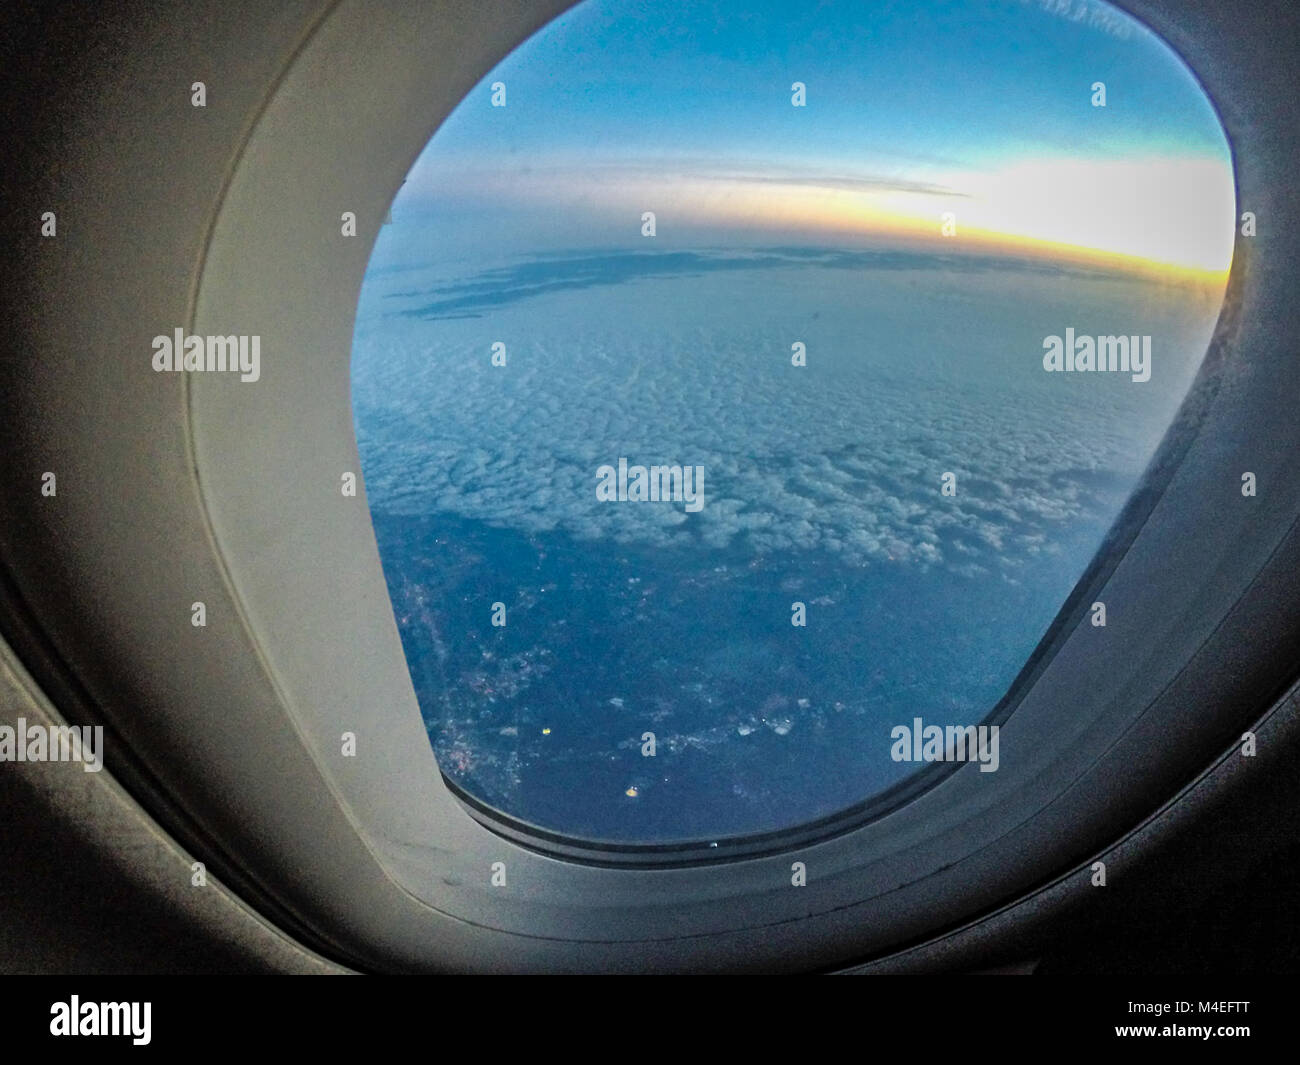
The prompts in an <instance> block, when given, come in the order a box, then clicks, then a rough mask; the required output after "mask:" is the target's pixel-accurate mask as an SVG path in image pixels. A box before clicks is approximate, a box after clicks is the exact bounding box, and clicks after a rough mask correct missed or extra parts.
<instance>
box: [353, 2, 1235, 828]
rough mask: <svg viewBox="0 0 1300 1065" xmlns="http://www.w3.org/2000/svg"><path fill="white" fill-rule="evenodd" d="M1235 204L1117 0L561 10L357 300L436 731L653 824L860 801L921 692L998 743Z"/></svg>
mask: <svg viewBox="0 0 1300 1065" xmlns="http://www.w3.org/2000/svg"><path fill="white" fill-rule="evenodd" d="M1234 212H1235V203H1234V192H1233V184H1232V174H1231V162H1230V157H1229V153H1228V147H1227V144H1226V142H1225V139H1224V136H1223V132H1222V129H1221V127H1220V126H1219V123H1218V121H1217V119H1216V117H1215V115H1214V112H1213V110H1212V108H1211V106H1210V104H1209V101H1208V100H1207V99H1206V98H1205V96H1204V94H1203V92H1202V91H1201V89H1200V88H1199V86H1198V85H1197V83H1196V82H1195V80H1194V79H1193V78H1192V76H1191V75H1190V73H1189V72H1188V71H1187V69H1186V68H1185V67H1184V66H1183V64H1182V63H1181V61H1180V60H1179V59H1178V58H1177V57H1176V56H1175V55H1174V54H1173V52H1172V51H1171V50H1170V49H1169V48H1168V47H1167V46H1166V45H1165V44H1163V43H1162V42H1161V41H1160V40H1158V39H1157V38H1155V37H1154V36H1153V35H1152V34H1150V32H1149V31H1147V30H1145V29H1144V28H1143V27H1141V26H1140V25H1139V24H1137V23H1136V22H1134V21H1133V20H1132V19H1130V18H1129V17H1128V16H1126V15H1124V14H1122V13H1121V12H1120V11H1118V10H1117V9H1115V8H1112V7H1110V6H1109V5H1106V4H1103V3H1094V2H1082V3H1081V2H1079V0H1070V2H1069V3H1057V2H1055V0H1042V2H1039V0H1033V2H1030V0H1002V2H991V0H968V2H953V3H946V2H939V0H924V2H909V3H907V4H897V3H890V2H876V3H872V2H861V0H854V2H851V3H850V2H845V3H789V2H781V3H754V2H752V0H736V2H716V3H700V2H691V3H651V4H646V3H642V2H632V0H588V2H587V3H585V4H582V5H580V6H579V7H577V8H575V9H574V10H572V11H571V12H569V13H568V14H566V15H565V16H563V17H561V18H560V19H558V20H557V21H555V22H553V23H552V24H551V25H549V26H548V27H546V28H545V29H544V30H542V31H541V32H540V33H538V34H536V35H535V36H534V37H533V38H531V39H530V40H529V41H527V42H525V43H524V44H523V45H522V46H521V47H520V48H518V49H517V50H516V51H515V52H514V53H513V54H512V55H511V56H509V57H508V58H507V59H506V60H505V61H504V62H502V63H501V64H500V65H499V66H498V67H497V68H496V69H495V70H494V71H492V73H490V74H489V75H488V76H487V77H486V78H484V79H483V81H482V82H481V83H480V84H479V85H478V86H477V87H475V88H474V90H473V91H472V92H471V93H470V94H469V95H468V96H467V97H466V99H465V100H464V102H463V103H462V104H461V105H460V106H459V107H458V108H457V109H456V110H455V111H454V112H453V114H452V115H451V116H450V117H449V118H448V120H447V121H446V122H445V123H444V124H443V126H442V127H441V128H440V129H439V131H438V132H437V133H436V135H435V136H434V137H433V139H432V140H431V142H430V143H429V145H428V147H427V149H426V150H425V151H424V153H423V154H422V155H421V157H420V159H419V160H418V162H417V163H416V164H415V166H414V168H413V169H412V171H411V173H410V175H409V178H408V180H407V182H406V184H405V185H404V187H403V189H402V191H401V193H400V194H399V196H398V198H397V201H396V202H395V204H394V206H393V210H392V213H391V217H390V220H389V222H388V223H386V224H385V226H384V228H383V230H382V232H381V234H380V237H379V239H378V242H377V245H376V248H375V251H374V255H373V258H372V261H371V263H370V268H369V270H368V272H367V275H366V279H365V283H364V286H363V289H362V294H361V301H360V305H359V309H358V319H357V327H356V337H355V342H354V351H353V402H354V409H355V415H356V425H357V438H358V442H359V445H360V450H361V456H362V462H363V469H364V474H365V480H366V490H367V494H368V497H369V503H370V507H371V511H372V514H373V517H374V525H375V531H376V535H377V537H378V543H379V548H380V553H381V556H382V559H383V564H384V571H385V575H386V578H387V582H388V586H389V591H390V594H391V597H392V601H393V608H394V612H395V615H396V618H397V621H398V626H399V629H400V632H401V636H402V641H403V646H404V649H405V652H406V658H407V663H408V666H409V668H410V671H411V677H412V680H413V682H414V686H415V690H416V693H417V695H418V697H419V701H420V705H421V708H422V712H423V715H424V719H425V723H426V725H427V729H428V733H429V738H430V742H431V743H432V745H433V749H434V751H435V752H436V755H437V758H438V762H439V765H440V767H441V768H442V771H443V772H444V773H445V774H446V775H447V777H448V778H449V779H450V780H452V781H453V782H454V783H456V784H457V785H459V786H460V787H461V788H463V789H464V790H465V791H467V792H468V793H470V794H471V795H473V796H475V797H476V798H478V799H479V800H481V801H482V802H484V803H487V804H489V805H491V806H493V807H495V808H497V809H499V810H500V811H502V812H504V813H506V814H508V815H510V816H512V817H516V818H519V819H521V820H524V821H527V822H530V823H533V824H536V825H539V826H541V827H544V828H546V829H549V830H551V831H556V832H561V833H565V834H568V835H572V836H577V837H586V838H597V839H604V840H613V841H620V842H662V841H677V840H695V839H706V840H716V839H720V838H723V837H728V836H736V835H746V834H752V833H757V832H766V831H771V830H775V829H781V828H786V827H791V826H795V825H798V824H800V823H803V822H806V821H809V820H813V819H816V818H819V817H823V816H826V815H829V814H832V813H835V812H837V811H839V810H842V809H844V808H846V807H848V806H851V805H853V804H855V803H859V802H861V801H863V800H865V799H868V798H870V797H872V796H874V795H878V794H879V793H881V792H882V791H884V790H886V789H888V788H890V787H891V786H893V785H895V784H898V783H899V782H900V781H902V780H904V779H905V778H907V777H908V776H909V775H911V774H914V773H916V772H918V771H919V770H921V769H923V768H924V767H925V766H926V765H928V764H930V762H931V761H933V760H934V754H935V750H934V748H933V747H932V746H931V745H930V744H928V743H926V742H925V741H926V740H927V739H928V738H932V737H933V733H929V732H927V731H926V730H927V729H928V728H929V727H931V726H938V727H939V728H940V729H941V730H945V731H944V732H943V745H944V748H945V749H944V750H941V751H940V752H939V757H940V758H944V757H947V758H948V760H950V761H951V760H954V759H958V758H960V757H964V758H965V759H967V760H978V761H980V762H981V763H982V765H981V768H983V769H985V770H986V771H988V772H994V771H995V770H996V765H997V764H998V760H999V759H1000V758H1006V757H1010V756H1012V752H1008V751H1006V750H1001V751H999V750H998V749H997V748H996V747H994V746H993V739H994V734H993V733H991V732H988V731H986V732H985V733H983V734H977V735H976V737H975V739H976V740H977V741H979V740H981V739H982V743H981V742H975V743H973V744H972V749H970V750H967V751H966V752H965V754H964V755H962V752H961V750H959V749H957V748H956V747H955V741H956V739H957V738H961V739H962V740H963V746H964V741H965V738H966V734H965V733H963V732H960V731H959V727H960V726H965V725H977V724H978V723H980V722H981V721H983V720H984V719H985V718H986V717H987V715H988V714H989V712H990V710H991V709H992V708H993V706H994V705H995V704H996V703H997V702H998V700H999V699H1000V698H1001V697H1002V696H1003V695H1004V694H1005V693H1006V691H1007V689H1008V686H1009V685H1010V683H1011V682H1012V680H1013V679H1014V678H1015V676H1016V674H1017V672H1018V671H1019V670H1020V668H1021V667H1022V666H1023V665H1024V663H1025V661H1026V659H1027V657H1028V656H1029V655H1030V654H1031V653H1032V652H1033V650H1034V648H1035V647H1036V645H1037V644H1038V642H1039V641H1040V639H1041V638H1042V636H1043V634H1044V632H1045V631H1046V629H1047V627H1048V625H1049V624H1050V623H1051V621H1052V619H1053V618H1054V617H1055V615H1056V613H1057V611H1058V610H1059V609H1060V608H1061V605H1062V603H1063V602H1064V601H1065V599H1066V597H1067V596H1068V595H1069V593H1070V591H1071V589H1072V588H1073V587H1074V585H1075V583H1076V582H1077V581H1078V579H1079V577H1080V576H1081V575H1082V574H1083V572H1084V570H1085V569H1086V567H1087V565H1088V563H1089V562H1090V560H1091V559H1092V557H1093V555H1094V554H1095V553H1096V551H1097V549H1098V547H1099V546H1100V544H1101V542H1102V540H1103V537H1104V536H1105V533H1106V531H1107V529H1108V528H1109V526H1110V525H1111V523H1112V522H1113V520H1114V519H1115V517H1116V515H1117V514H1118V512H1119V510H1120V508H1121V507H1122V506H1123V504H1124V502H1125V500H1126V499H1127V498H1128V496H1129V494H1130V493H1131V491H1132V489H1133V487H1134V485H1135V484H1136V483H1137V481H1138V479H1139V477H1140V475H1141V474H1142V472H1143V470H1144V468H1145V466H1146V464H1147V462H1148V461H1149V459H1150V458H1151V456H1152V454H1153V453H1154V450H1155V448H1156V445H1157V444H1158V442H1159V440H1160V438H1161V437H1162V435H1163V433H1164V431H1165V429H1166V428H1167V426H1168V425H1169V423H1170V421H1171V419H1172V417H1173V414H1174V412H1175V411H1176V409H1177V407H1178V404H1179V402H1180V401H1181V399H1182V397H1183V396H1184V394H1185V393H1186V391H1187V388H1188V386H1189V384H1190V382H1191V380H1192V378H1193V376H1194V374H1195V372H1196V369H1197V367H1198V365H1199V363H1200V361H1201V359H1202V357H1203V355H1204V353H1205V349H1206V345H1207V343H1208V339H1209V337H1210V334H1211V332H1212V330H1213V326H1214V323H1215V320H1216V318H1217V316H1218V312H1219V307H1220V304H1221V301H1222V296H1223V289H1224V284H1225V280H1226V276H1227V268H1228V265H1229V261H1230V257H1231V250H1232V241H1233V233H1234ZM643 495H645V496H648V497H650V498H642V496H643ZM661 496H662V497H663V498H660V497H661ZM1097 620H1099V619H1098V618H1097V617H1096V616H1094V615H1092V614H1090V613H1089V614H1088V615H1087V617H1086V618H1085V623H1095V622H1096V621H1097ZM1098 629H1099V632H1104V629H1103V628H1102V627H1101V626H1098ZM914 733H915V734H916V735H915V737H914Z"/></svg>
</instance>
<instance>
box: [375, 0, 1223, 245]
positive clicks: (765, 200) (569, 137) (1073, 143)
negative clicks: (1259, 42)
mask: <svg viewBox="0 0 1300 1065" xmlns="http://www.w3.org/2000/svg"><path fill="white" fill-rule="evenodd" d="M1044 3H1045V0H906V2H894V0H875V2H873V0H827V2H815V0H805V2H800V0H787V2H783V3H777V2H771V0H758V2H752V0H704V2H700V0H692V2H691V3H647V2H632V0H587V2H585V3H583V4H580V5H579V6H578V7H576V8H574V9H573V10H572V11H570V12H568V13H567V14H565V15H563V16H561V17H560V18H559V19H557V20H556V21H554V22H552V23H551V24H550V25H548V26H546V27H545V28H543V29H542V30H541V31H540V32H539V33H537V34H536V35H534V36H533V37H532V38H531V39H530V40H529V41H527V42H526V43H525V44H524V45H523V46H521V47H520V48H518V49H517V50H516V51H515V52H514V53H513V54H512V55H511V56H509V57H508V58H507V59H506V60H505V61H504V62H502V63H501V64H500V65H499V66H498V67H497V68H496V69H495V70H493V71H492V72H491V73H490V74H489V75H488V76H487V77H485V78H484V79H483V81H482V82H481V83H480V85H479V86H478V87H476V88H475V89H474V90H473V91H472V92H471V93H470V94H469V96H468V97H467V98H466V100H465V101H464V102H463V103H462V104H461V106H460V107H459V108H458V109H457V110H456V111H455V112H454V113H453V114H452V115H451V116H450V117H449V119H448V120H447V122H446V123H444V125H443V127H442V128H441V129H440V130H439V131H438V133H437V134H436V135H435V136H434V138H433V140H432V141H431V142H430V145H429V147H428V149H426V151H425V152H424V153H423V155H422V156H421V159H420V160H419V162H417V164H416V166H415V167H414V168H413V170H412V173H411V175H410V179H409V180H408V184H407V186H406V187H405V188H404V189H403V192H402V195H401V196H400V197H399V200H398V204H397V206H398V208H402V207H406V208H408V209H414V211H415V212H416V213H421V212H426V211H434V212H439V211H441V212H443V214H444V216H445V217H444V218H443V221H444V222H445V223H446V224H447V226H448V228H449V231H450V230H454V229H457V227H458V226H461V227H464V228H465V229H466V231H467V232H466V235H468V231H469V230H472V229H474V228H475V227H478V232H479V233H480V234H481V233H482V225H483V222H484V219H483V217H481V214H482V213H483V212H486V213H487V215H489V216H491V217H494V218H496V219H498V220H499V221H501V222H502V226H501V231H502V233H507V232H508V233H511V234H513V236H514V238H515V239H516V240H517V241H518V240H523V239H524V238H523V237H521V234H532V238H531V239H533V240H534V242H535V243H536V244H537V246H538V247H544V246H547V245H552V246H555V245H563V244H566V243H567V244H569V245H570V246H572V245H574V244H581V243H597V244H599V243H609V242H610V241H606V240H602V236H603V235H608V236H610V238H611V240H612V241H613V242H614V243H617V239H615V238H614V235H613V234H605V233H604V230H605V229H606V227H608V226H610V225H613V224H617V219H619V218H626V217H627V216H628V214H629V213H634V214H635V216H636V217H637V218H639V214H640V210H639V209H638V208H643V209H655V210H656V211H657V213H658V214H660V215H661V216H662V215H663V213H664V209H665V208H666V209H667V218H666V219H665V221H666V222H667V230H668V234H669V235H672V234H673V233H674V229H673V225H672V223H673V222H675V221H676V222H679V223H680V225H679V227H678V228H677V230H676V235H678V236H680V235H682V234H683V232H684V230H685V229H687V228H690V229H693V230H695V231H697V232H700V233H705V234H706V235H707V236H708V237H709V238H710V239H717V238H718V237H719V235H720V233H725V232H728V231H734V230H737V229H740V230H746V229H754V228H757V229H760V230H770V229H771V228H772V227H773V226H782V227H784V229H785V235H789V232H790V231H801V230H802V231H806V232H809V233H814V232H815V233H816V234H818V235H819V236H820V237H822V238H826V237H827V236H828V235H829V236H831V237H834V236H835V235H837V234H838V235H840V236H846V237H849V238H852V237H854V236H859V237H860V236H862V235H863V234H872V235H880V234H881V233H883V234H885V235H892V236H893V237H895V238H901V237H904V236H909V235H910V236H917V235H918V233H921V232H923V231H925V230H926V229H927V228H933V227H932V225H931V223H933V222H934V221H935V219H937V217H938V215H939V214H941V213H942V212H943V211H945V210H948V209H950V208H951V209H953V210H955V211H956V213H957V216H958V218H959V220H964V221H965V222H966V223H967V224H968V226H969V230H968V231H969V233H970V234H971V235H983V236H985V237H987V236H988V235H989V234H1012V235H1015V236H1016V237H1018V238H1024V239H1030V240H1036V241H1051V242H1056V243H1060V244H1064V245H1071V246H1078V247H1087V246H1091V247H1094V248H1101V249H1104V250H1109V251H1114V252H1117V253H1122V254H1128V255H1139V256H1142V257H1145V258H1149V259H1154V260H1156V261H1160V262H1171V263H1178V264H1181V265H1187V266H1195V267H1200V268H1203V269H1210V270H1222V269H1224V268H1226V266H1227V261H1228V256H1229V255H1230V247H1231V235H1232V217H1233V213H1234V205H1233V200H1232V188H1231V176H1230V157H1229V152H1228V147H1227V145H1226V143H1225V141H1224V137H1223V134H1222V131H1221V129H1220V127H1219V124H1218V121H1217V119H1216V118H1215V116H1214V113H1213V110H1212V108H1211V107H1210V105H1209V103H1208V101H1207V100H1206V99H1205V97H1204V94H1203V93H1202V91H1201V90H1200V88H1199V86H1198V85H1197V84H1196V82H1195V81H1194V79H1193V78H1192V76H1191V75H1190V73H1189V72H1188V71H1187V69H1186V68H1185V66H1184V65H1183V64H1182V62H1181V60H1179V59H1178V58H1177V57H1176V56H1175V55H1174V54H1173V52H1172V51H1171V50H1170V49H1169V48H1168V47H1167V46H1166V45H1164V44H1163V43H1162V42H1161V41H1159V40H1158V39H1156V38H1155V37H1154V36H1153V35H1151V34H1150V33H1149V32H1147V31H1145V30H1144V29H1142V28H1141V27H1139V26H1138V24H1136V23H1135V22H1133V21H1132V20H1131V19H1129V18H1128V17H1127V16H1125V15H1122V14H1121V13H1120V12H1118V11H1117V10H1116V9H1114V8H1111V7H1109V5H1105V4H1102V3H1100V2H1098V0H1087V3H1081V2H1080V0H1070V3H1071V4H1072V5H1073V7H1072V10H1073V11H1076V12H1078V13H1079V14H1081V15H1082V16H1083V18H1082V21H1074V20H1072V19H1071V18H1068V17H1062V16H1060V15H1057V14H1054V13H1051V12H1049V11H1046V10H1044V9H1043V6H1044ZM1103 15H1104V16H1105V18H1106V19H1108V20H1110V21H1109V22H1108V23H1107V24H1106V25H1101V24H1099V20H1100V18H1101V17H1102V16H1103ZM1089 16H1092V19H1091V22H1090V20H1089ZM1116 27H1118V29H1117V28H1116ZM497 81H503V82H505V84H506V88H507V106H506V107H504V108H493V107H491V106H490V93H491V90H490V88H489V87H490V85H491V84H492V83H493V82H497ZM796 81H800V82H803V83H805V84H806V86H807V99H808V105H807V107H805V108H796V107H793V106H792V105H791V85H792V83H794V82H796ZM1096 81H1103V82H1105V83H1106V86H1107V106H1106V107H1105V108H1096V107H1093V106H1092V102H1091V95H1092V90H1091V86H1092V84H1093V83H1094V82H1096ZM506 219H508V222H506V221H505V220H506ZM900 220H905V221H900Z"/></svg>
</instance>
